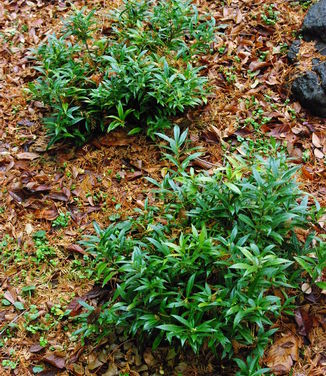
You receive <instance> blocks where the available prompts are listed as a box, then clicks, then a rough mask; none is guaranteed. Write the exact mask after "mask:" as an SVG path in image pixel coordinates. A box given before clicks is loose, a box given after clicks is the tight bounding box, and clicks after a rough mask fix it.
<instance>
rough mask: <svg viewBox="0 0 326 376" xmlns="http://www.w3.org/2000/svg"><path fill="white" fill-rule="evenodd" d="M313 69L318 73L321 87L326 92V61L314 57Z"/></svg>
mask: <svg viewBox="0 0 326 376" xmlns="http://www.w3.org/2000/svg"><path fill="white" fill-rule="evenodd" d="M312 64H313V68H312V69H313V71H314V72H315V73H317V75H318V77H319V82H320V85H321V87H322V88H323V89H324V90H325V92H326V62H323V63H322V62H321V61H320V60H319V59H313V60H312Z"/></svg>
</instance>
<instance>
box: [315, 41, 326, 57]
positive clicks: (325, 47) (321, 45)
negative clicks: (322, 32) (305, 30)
mask: <svg viewBox="0 0 326 376" xmlns="http://www.w3.org/2000/svg"><path fill="white" fill-rule="evenodd" d="M316 49H317V51H318V52H319V53H320V54H322V55H324V56H326V43H325V42H321V41H317V42H316Z"/></svg>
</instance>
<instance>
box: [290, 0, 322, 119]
mask: <svg viewBox="0 0 326 376" xmlns="http://www.w3.org/2000/svg"><path fill="white" fill-rule="evenodd" d="M302 35H303V38H304V40H305V41H308V42H310V41H316V50H318V51H319V52H320V53H321V54H323V55H324V54H325V55H326V0H320V1H318V2H317V3H316V4H314V5H312V6H311V7H310V9H309V10H308V12H307V14H306V17H305V18H304V21H303V25H302ZM299 50H300V41H298V40H296V41H294V42H293V44H292V46H291V47H290V49H289V52H288V59H289V61H290V62H291V63H294V62H295V61H296V60H297V55H298V53H299ZM312 66H313V67H312V70H311V71H308V72H306V73H304V74H303V75H301V76H299V77H297V78H295V80H294V81H293V84H292V94H293V96H294V97H295V98H296V99H297V100H298V101H299V102H300V104H301V105H302V106H303V107H305V108H307V109H308V110H309V111H310V112H311V113H312V114H313V115H317V116H321V117H326V62H321V61H320V60H319V59H313V60H312Z"/></svg>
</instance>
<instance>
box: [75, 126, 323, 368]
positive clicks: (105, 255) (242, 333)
mask: <svg viewBox="0 0 326 376" xmlns="http://www.w3.org/2000/svg"><path fill="white" fill-rule="evenodd" d="M186 136H187V132H184V133H182V134H180V131H179V129H178V128H175V129H174V139H171V138H169V137H167V136H165V135H161V137H162V138H164V139H165V140H166V141H167V145H165V148H166V149H168V153H167V154H166V158H167V159H169V160H170V161H171V162H172V163H173V164H174V166H175V169H174V170H171V171H170V172H169V173H168V174H167V175H166V176H165V178H164V180H163V181H162V183H157V182H156V181H153V180H151V179H149V180H150V181H151V182H152V183H153V184H155V185H157V189H156V191H155V192H156V201H155V204H153V205H152V206H150V205H149V203H148V202H146V203H145V208H144V209H143V210H138V214H137V215H135V217H131V218H129V219H128V220H125V221H122V222H118V223H115V224H112V225H111V226H109V227H108V228H107V229H106V230H101V229H100V228H99V227H98V226H95V229H96V232H97V236H91V237H89V239H88V240H87V241H85V242H84V245H86V246H87V247H88V250H89V251H90V252H92V253H93V254H94V255H95V256H96V262H95V263H96V269H97V277H98V280H99V281H101V282H102V283H103V285H106V284H110V286H111V287H114V289H115V292H114V295H113V296H112V298H111V299H110V300H109V301H108V302H107V303H106V304H105V305H104V306H103V309H102V311H101V313H100V315H99V317H98V318H97V320H96V321H95V322H93V323H91V324H90V323H87V324H85V325H84V326H83V327H82V328H81V332H83V333H84V335H85V336H88V335H91V334H94V335H96V337H97V338H98V339H100V338H102V337H103V336H106V335H107V334H108V332H109V331H110V330H114V327H115V326H119V327H122V328H124V329H125V331H126V332H128V333H129V334H131V335H132V336H136V335H137V336H139V338H141V336H144V335H146V336H147V337H148V336H149V337H151V338H152V340H153V346H154V347H156V346H158V345H159V344H160V342H161V341H162V340H168V341H169V342H172V341H176V342H179V343H181V345H187V346H191V348H192V349H193V350H194V351H195V352H198V351H199V349H200V348H201V347H202V346H203V345H204V344H206V345H208V346H209V347H210V348H211V349H212V350H213V351H214V352H219V353H223V356H226V355H228V356H230V357H231V356H232V354H233V345H234V343H238V344H240V345H244V346H245V347H246V348H247V349H248V350H249V352H250V353H251V355H250V356H249V358H248V359H249V360H250V364H249V365H248V369H256V368H257V367H258V360H257V359H259V358H261V357H262V355H263V352H264V348H265V346H266V344H267V343H268V342H269V340H270V337H271V334H272V333H274V332H275V329H272V330H270V329H269V328H268V327H269V326H270V325H271V324H272V320H273V319H274V318H275V317H278V316H279V315H280V313H281V312H282V311H286V312H288V311H289V310H290V308H291V305H292V304H293V298H289V297H288V295H287V290H288V288H289V287H291V286H295V285H296V283H298V281H299V280H300V273H301V271H302V269H299V270H297V268H298V264H295V258H294V257H295V256H298V255H299V254H300V253H298V251H297V248H298V247H297V246H298V245H300V242H299V240H298V239H296V237H295V235H294V229H295V228H296V227H308V226H309V216H311V215H312V213H313V211H312V210H308V207H307V203H308V201H307V197H305V196H304V195H303V194H302V192H301V191H300V189H299V188H298V185H297V183H296V182H295V180H294V179H293V176H294V174H295V172H296V171H297V167H291V168H289V167H288V165H287V164H286V160H285V158H284V157H282V156H279V158H269V159H263V158H261V157H257V158H256V159H255V160H251V161H250V160H243V159H241V158H237V159H236V158H229V163H228V164H227V165H226V167H224V168H220V169H217V170H215V171H214V172H213V173H212V174H211V175H209V174H207V173H196V172H195V171H194V170H193V169H192V168H190V170H189V172H187V167H188V165H189V163H190V161H191V160H192V159H193V158H195V157H197V156H198V153H194V154H189V150H187V149H184V145H185V140H186ZM317 209H318V208H317ZM301 249H302V250H304V251H303V252H304V253H308V252H312V251H311V247H310V246H307V247H306V248H304V247H301ZM299 252H300V248H299ZM315 277H316V276H315ZM276 291H278V293H276ZM280 292H281V293H282V294H283V296H284V298H283V299H281V298H280ZM174 343H175V342H174ZM238 364H239V366H241V367H240V368H241V369H243V368H244V365H243V361H241V360H239V361H238ZM248 372H249V371H248ZM250 372H251V371H250ZM253 372H254V371H253ZM250 374H251V373H250ZM252 374H254V373H252ZM255 374H256V373H255ZM257 374H258V373H257Z"/></svg>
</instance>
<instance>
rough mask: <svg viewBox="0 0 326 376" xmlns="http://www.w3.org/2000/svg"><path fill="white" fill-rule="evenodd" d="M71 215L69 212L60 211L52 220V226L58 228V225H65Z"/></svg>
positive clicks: (67, 223)
mask: <svg viewBox="0 0 326 376" xmlns="http://www.w3.org/2000/svg"><path fill="white" fill-rule="evenodd" d="M70 218H71V215H70V213H69V212H67V213H62V212H60V213H59V215H58V216H57V218H56V219H55V220H54V221H52V227H54V228H60V227H64V228H65V227H67V226H68V225H69V222H70Z"/></svg>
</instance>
